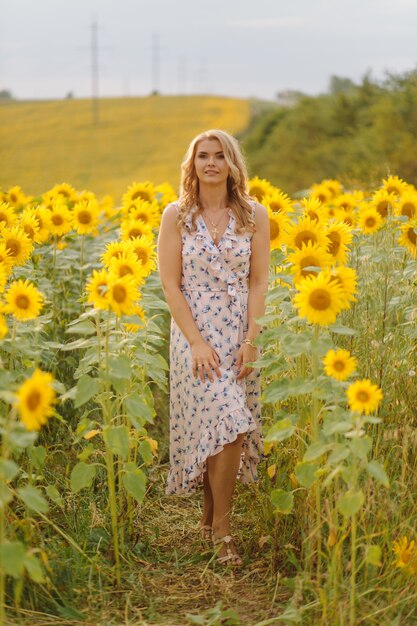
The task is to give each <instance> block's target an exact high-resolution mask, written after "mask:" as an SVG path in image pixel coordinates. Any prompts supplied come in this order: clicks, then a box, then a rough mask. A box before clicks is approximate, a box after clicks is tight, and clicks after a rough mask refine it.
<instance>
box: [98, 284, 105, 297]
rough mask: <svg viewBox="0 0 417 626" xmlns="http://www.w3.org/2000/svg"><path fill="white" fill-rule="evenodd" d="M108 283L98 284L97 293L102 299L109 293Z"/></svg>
mask: <svg viewBox="0 0 417 626" xmlns="http://www.w3.org/2000/svg"><path fill="white" fill-rule="evenodd" d="M107 287H108V285H107V283H98V284H97V286H96V292H97V294H98V295H99V296H100V298H103V297H104V296H105V294H106V291H107Z"/></svg>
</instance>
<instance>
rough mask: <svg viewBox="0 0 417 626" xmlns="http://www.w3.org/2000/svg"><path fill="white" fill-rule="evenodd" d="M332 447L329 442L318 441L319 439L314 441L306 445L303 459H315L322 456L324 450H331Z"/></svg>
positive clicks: (324, 452)
mask: <svg viewBox="0 0 417 626" xmlns="http://www.w3.org/2000/svg"><path fill="white" fill-rule="evenodd" d="M332 447H333V444H331V443H320V441H315V442H314V443H311V444H310V445H309V446H308V448H307V450H306V451H305V454H304V458H303V461H314V460H315V459H318V458H320V457H321V456H323V454H326V452H328V451H329V450H331V449H332Z"/></svg>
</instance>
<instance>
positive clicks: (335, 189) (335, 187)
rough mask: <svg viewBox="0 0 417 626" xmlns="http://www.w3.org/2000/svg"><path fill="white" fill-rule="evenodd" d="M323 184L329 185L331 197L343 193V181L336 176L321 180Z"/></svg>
mask: <svg viewBox="0 0 417 626" xmlns="http://www.w3.org/2000/svg"><path fill="white" fill-rule="evenodd" d="M321 184H322V185H324V186H325V187H327V189H328V190H329V192H330V194H331V196H330V197H331V198H336V196H340V194H341V193H342V183H341V182H340V181H338V180H336V179H334V178H326V179H325V180H322V181H321Z"/></svg>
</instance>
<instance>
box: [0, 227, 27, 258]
mask: <svg viewBox="0 0 417 626" xmlns="http://www.w3.org/2000/svg"><path fill="white" fill-rule="evenodd" d="M0 235H1V241H2V242H3V243H4V244H5V246H6V250H7V251H8V252H9V254H10V257H11V259H12V263H13V265H23V264H24V263H26V261H27V260H28V258H29V257H30V255H31V254H32V250H33V244H32V242H31V240H30V239H29V237H28V236H27V234H26V233H25V232H24V231H23V230H22V229H21V228H20V226H12V227H11V228H3V230H2V232H1V233H0Z"/></svg>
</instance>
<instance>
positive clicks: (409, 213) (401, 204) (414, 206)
mask: <svg viewBox="0 0 417 626" xmlns="http://www.w3.org/2000/svg"><path fill="white" fill-rule="evenodd" d="M395 213H396V214H397V215H403V216H404V217H408V219H410V220H412V219H414V218H415V217H417V193H416V192H415V191H406V192H405V193H403V194H402V195H401V196H400V197H399V198H398V200H397V201H396V203H395Z"/></svg>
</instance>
